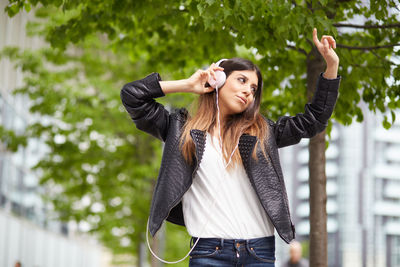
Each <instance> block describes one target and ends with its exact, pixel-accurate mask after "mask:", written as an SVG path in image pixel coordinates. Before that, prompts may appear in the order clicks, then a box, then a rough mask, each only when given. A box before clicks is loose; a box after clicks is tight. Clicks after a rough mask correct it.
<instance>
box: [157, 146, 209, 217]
mask: <svg viewBox="0 0 400 267" xmlns="http://www.w3.org/2000/svg"><path fill="white" fill-rule="evenodd" d="M194 144H195V147H196V151H197V149H198V148H197V144H196V142H194ZM203 152H204V151H203ZM198 168H199V161H198V160H197V159H196V167H195V168H194V170H193V172H192V183H193V178H194V175H195V173H196V171H197V169H198ZM189 188H190V186H189V187H187V188H185V190H184V192H183V194H181V195H180V196H179V197H178V198H177V200H175V201H174V202H173V204H172V205H171V208H170V209H169V211H168V215H167V217H164V219H163V221H164V220H165V219H167V218H168V217H169V214H170V213H171V210H172V209H173V208H174V207H175V206H176V204H178V203H179V201H181V200H182V197H183V195H184V194H185V193H186V192H187V191H188V190H189Z"/></svg>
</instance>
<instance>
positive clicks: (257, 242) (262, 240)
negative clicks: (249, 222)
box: [190, 235, 275, 248]
mask: <svg viewBox="0 0 400 267" xmlns="http://www.w3.org/2000/svg"><path fill="white" fill-rule="evenodd" d="M196 240H197V237H194V236H193V237H192V238H191V239H190V247H193V244H194V243H195V242H196ZM235 244H242V245H248V246H255V247H258V246H262V247H266V248H275V236H273V235H272V236H266V237H259V238H251V239H225V238H200V240H199V242H198V243H197V245H208V246H218V247H221V248H223V247H224V246H235Z"/></svg>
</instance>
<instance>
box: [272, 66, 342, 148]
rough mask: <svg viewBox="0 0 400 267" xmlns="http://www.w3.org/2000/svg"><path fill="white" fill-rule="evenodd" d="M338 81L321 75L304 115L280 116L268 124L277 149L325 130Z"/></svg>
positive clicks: (335, 95)
mask: <svg viewBox="0 0 400 267" xmlns="http://www.w3.org/2000/svg"><path fill="white" fill-rule="evenodd" d="M340 79H341V77H340V76H338V77H337V78H335V79H326V78H324V77H323V76H322V73H321V74H320V75H319V77H318V81H317V88H316V91H315V93H314V96H313V98H312V101H311V103H308V104H306V105H305V110H304V113H299V114H297V115H296V116H282V117H279V119H278V120H277V121H276V123H273V122H272V123H271V122H270V126H272V127H273V132H274V135H275V140H276V144H277V145H278V147H284V146H289V145H294V144H297V143H298V142H300V140H301V138H311V137H313V136H315V135H316V134H318V133H320V132H322V131H323V130H324V129H325V128H326V126H327V125H328V120H329V118H330V117H331V115H332V112H333V109H334V107H335V104H336V100H337V96H338V90H339V84H340Z"/></svg>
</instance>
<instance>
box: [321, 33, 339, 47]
mask: <svg viewBox="0 0 400 267" xmlns="http://www.w3.org/2000/svg"><path fill="white" fill-rule="evenodd" d="M324 39H327V40H328V42H329V45H330V46H331V47H332V48H336V41H335V39H334V38H333V37H332V36H330V35H323V36H322V38H321V42H322V41H323V40H324Z"/></svg>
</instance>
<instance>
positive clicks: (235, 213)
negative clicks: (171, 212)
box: [182, 132, 274, 239]
mask: <svg viewBox="0 0 400 267" xmlns="http://www.w3.org/2000/svg"><path fill="white" fill-rule="evenodd" d="M211 140H213V143H211ZM230 164H233V163H232V162H231V163H230ZM214 200H215V201H214ZM213 202H214V204H213ZM182 205H183V216H184V219H185V225H186V229H187V231H188V233H189V234H190V235H191V236H194V237H204V238H205V237H214V238H227V239H250V238H258V237H264V236H272V235H273V234H274V227H273V225H272V223H271V221H270V219H269V218H268V216H267V214H266V212H265V211H264V209H263V207H262V205H261V203H260V201H259V199H258V197H257V194H256V192H255V191H254V189H253V187H252V186H251V183H250V180H249V178H248V176H247V174H246V171H245V170H244V167H243V165H242V164H238V165H236V166H235V167H234V168H233V170H230V171H229V172H228V171H227V170H225V169H224V161H223V159H222V153H221V148H220V146H219V140H218V138H216V137H214V136H212V135H210V134H209V133H208V132H207V138H206V145H205V149H204V154H203V158H202V160H201V162H200V165H199V168H198V169H197V172H196V175H195V176H194V178H193V184H192V186H191V187H190V188H189V190H188V191H187V192H186V193H185V195H184V196H183V199H182ZM204 226H205V227H204ZM203 229H204V230H203Z"/></svg>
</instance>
